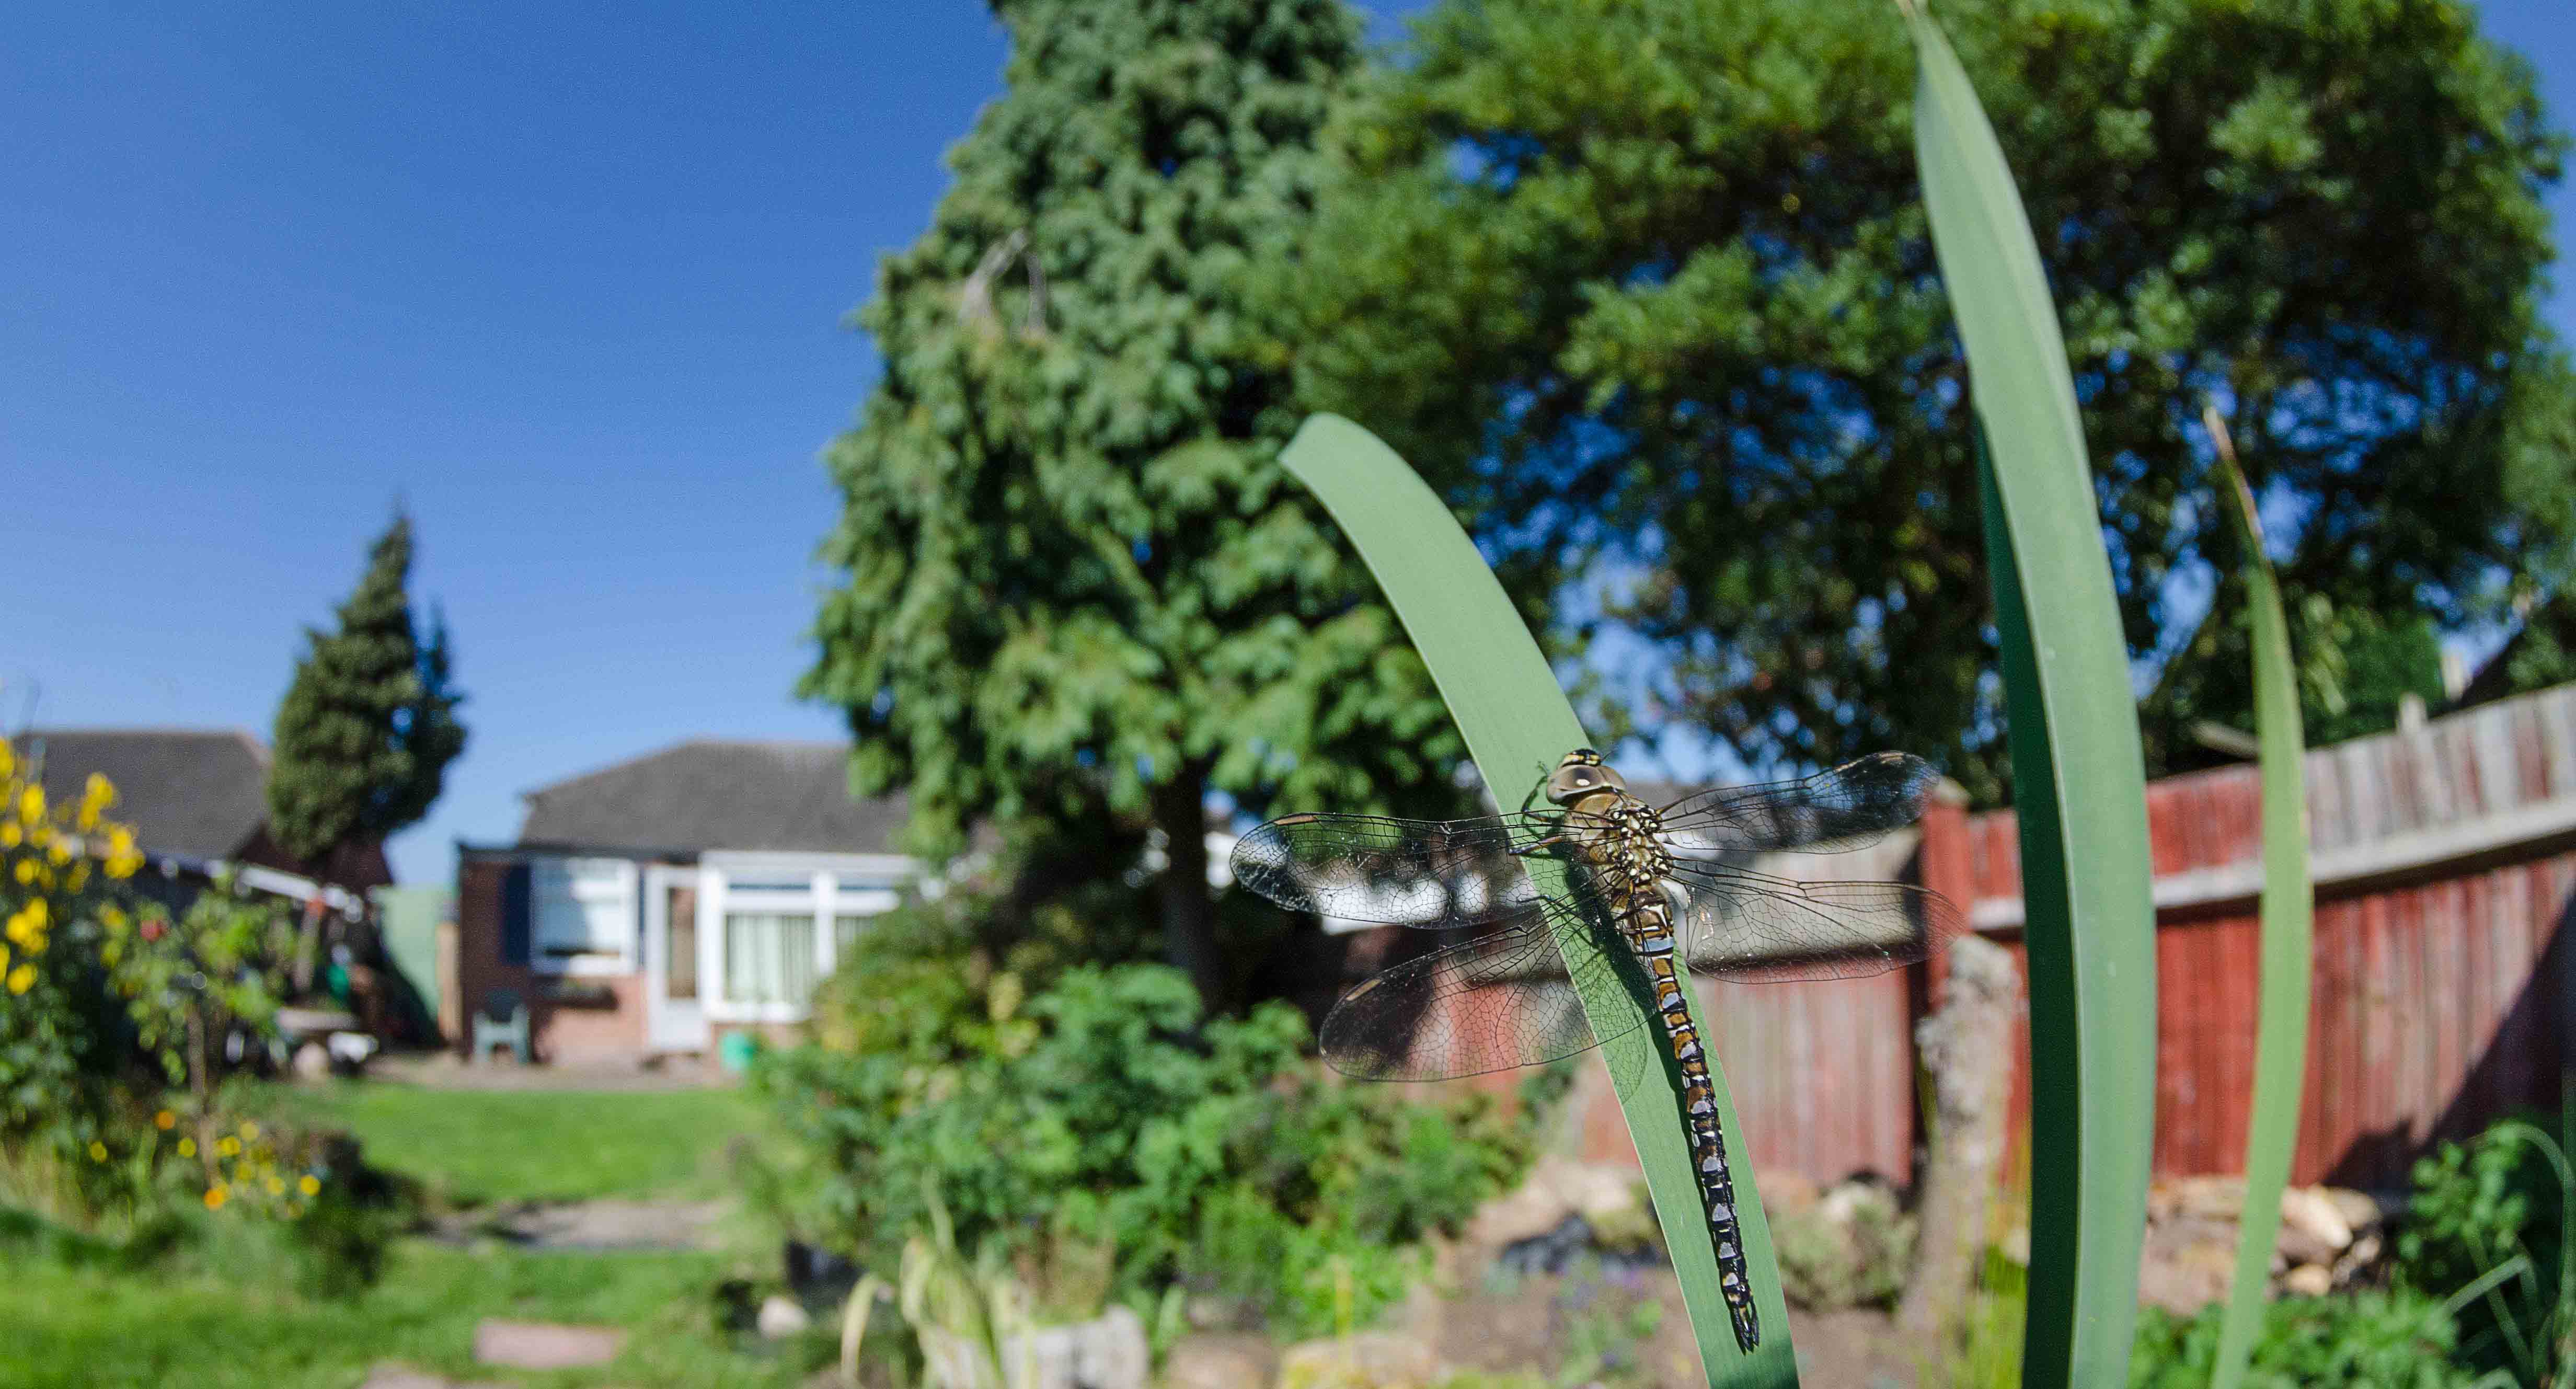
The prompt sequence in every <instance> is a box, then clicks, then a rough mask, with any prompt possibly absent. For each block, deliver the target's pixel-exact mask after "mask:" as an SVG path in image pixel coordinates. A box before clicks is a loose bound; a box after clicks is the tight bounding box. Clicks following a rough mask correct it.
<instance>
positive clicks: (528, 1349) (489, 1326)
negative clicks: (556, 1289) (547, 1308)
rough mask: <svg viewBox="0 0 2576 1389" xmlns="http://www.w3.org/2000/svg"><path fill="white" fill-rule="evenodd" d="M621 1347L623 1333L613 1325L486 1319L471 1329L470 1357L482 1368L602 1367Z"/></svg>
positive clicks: (624, 1341)
mask: <svg viewBox="0 0 2576 1389" xmlns="http://www.w3.org/2000/svg"><path fill="white" fill-rule="evenodd" d="M625 1345H626V1333H625V1332H623V1331H620V1330H618V1329H617V1328H616V1327H613V1326H566V1325H562V1324H560V1323H556V1322H537V1321H502V1320H500V1319H499V1318H497V1317H486V1318H484V1319H483V1320H482V1321H480V1322H478V1323H476V1324H475V1327H474V1358H475V1359H476V1360H479V1361H481V1362H482V1363H484V1364H486V1365H507V1366H509V1367H510V1368H512V1369H514V1370H561V1369H568V1368H571V1367H573V1366H577V1365H605V1364H607V1363H608V1362H609V1361H611V1360H614V1359H616V1358H617V1352H618V1351H620V1350H622V1349H624V1348H625Z"/></svg>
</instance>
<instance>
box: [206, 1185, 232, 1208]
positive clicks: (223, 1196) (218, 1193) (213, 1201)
mask: <svg viewBox="0 0 2576 1389" xmlns="http://www.w3.org/2000/svg"><path fill="white" fill-rule="evenodd" d="M231 1196H232V1193H231V1192H228V1191H226V1190H224V1184H223V1183H222V1182H217V1183H215V1184H214V1185H213V1186H210V1187H207V1188H206V1209H207V1210H210V1211H219V1210H222V1209H223V1208H224V1202H225V1201H227V1200H229V1199H231Z"/></svg>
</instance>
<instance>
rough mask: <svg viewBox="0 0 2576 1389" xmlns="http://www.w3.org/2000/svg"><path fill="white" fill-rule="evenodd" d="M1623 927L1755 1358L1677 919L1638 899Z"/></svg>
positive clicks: (1656, 900)
mask: <svg viewBox="0 0 2576 1389" xmlns="http://www.w3.org/2000/svg"><path fill="white" fill-rule="evenodd" d="M1620 924H1621V926H1622V927H1623V928H1624V929H1625V930H1626V931H1627V933H1628V939H1629V943H1630V944H1632V945H1634V946H1635V947H1636V949H1637V954H1638V955H1639V956H1641V957H1642V958H1643V959H1644V960H1645V964H1646V970H1647V972H1648V973H1649V974H1650V975H1652V976H1653V978H1654V986H1655V1014H1656V1017H1657V1018H1658V1019H1659V1020H1660V1021H1661V1022H1662V1024H1663V1029H1664V1036H1665V1037H1666V1039H1667V1040H1669V1041H1670V1042H1671V1043H1672V1049H1673V1060H1674V1061H1675V1062H1677V1063H1679V1065H1680V1067H1681V1073H1682V1093H1681V1102H1682V1122H1683V1124H1684V1126H1685V1128H1686V1129H1687V1131H1688V1132H1689V1134H1690V1146H1691V1165H1692V1167H1693V1168H1694V1169H1696V1170H1697V1172H1698V1174H1699V1196H1700V1204H1701V1206H1702V1207H1704V1208H1705V1209H1706V1210H1707V1212H1708V1232H1709V1237H1710V1240H1711V1242H1712V1243H1713V1244H1714V1245H1715V1247H1716V1250H1717V1285H1718V1291H1719V1293H1720V1294H1721V1295H1722V1296H1724V1297H1725V1299H1726V1310H1727V1315H1728V1317H1729V1318H1730V1319H1731V1320H1732V1321H1733V1322H1734V1323H1735V1344H1736V1345H1737V1346H1739V1347H1741V1348H1743V1349H1744V1350H1745V1351H1747V1352H1750V1351H1751V1350H1752V1349H1753V1347H1754V1346H1755V1345H1757V1344H1759V1343H1760V1341H1761V1339H1762V1324H1761V1322H1760V1320H1759V1319H1758V1318H1757V1317H1756V1316H1755V1314H1754V1310H1753V1285H1752V1284H1751V1283H1750V1282H1748V1281H1746V1280H1747V1274H1746V1270H1745V1264H1744V1235H1743V1232H1742V1230H1741V1229H1739V1228H1738V1225H1737V1222H1736V1219H1735V1179H1734V1178H1733V1177H1731V1176H1729V1175H1728V1173H1727V1170H1726V1140H1725V1138H1724V1137H1722V1136H1721V1135H1720V1134H1719V1132H1718V1127H1717V1087H1716V1086H1715V1085H1714V1084H1713V1083H1712V1082H1711V1081H1710V1079H1709V1075H1708V1054H1707V1052H1706V1051H1705V1050H1703V1049H1702V1048H1701V1046H1700V1040H1699V1029H1698V1028H1696V1027H1694V1026H1692V1024H1691V1017H1690V1006H1689V1004H1688V1003H1686V1002H1685V1001H1684V999H1683V996H1682V981H1681V976H1680V972H1679V971H1677V970H1676V969H1674V967H1673V925H1672V913H1671V910H1670V908H1668V907H1667V906H1666V905H1665V903H1664V900H1663V897H1662V894H1661V893H1658V892H1654V891H1645V892H1636V893H1633V894H1631V895H1630V896H1629V900H1628V902H1627V904H1626V910H1624V911H1622V912H1621V913H1620Z"/></svg>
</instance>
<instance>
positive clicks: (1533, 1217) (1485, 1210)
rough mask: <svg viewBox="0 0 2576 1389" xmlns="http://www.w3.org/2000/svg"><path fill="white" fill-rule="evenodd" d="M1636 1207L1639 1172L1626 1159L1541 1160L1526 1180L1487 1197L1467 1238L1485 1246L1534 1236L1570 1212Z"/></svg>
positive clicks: (1618, 1212) (1596, 1213) (1597, 1216)
mask: <svg viewBox="0 0 2576 1389" xmlns="http://www.w3.org/2000/svg"><path fill="white" fill-rule="evenodd" d="M1636 1205H1637V1170H1636V1168H1634V1167H1632V1166H1629V1165H1627V1164H1624V1163H1615V1162H1575V1161H1572V1160H1570V1159H1567V1158H1560V1157H1549V1158H1541V1159H1540V1160H1539V1162H1538V1165H1537V1166H1536V1167H1533V1168H1532V1169H1530V1174H1529V1179H1528V1180H1526V1181H1524V1182H1522V1183H1521V1185H1520V1188H1519V1189H1518V1190H1516V1191H1513V1192H1511V1193H1509V1194H1507V1195H1504V1196H1501V1197H1498V1198H1496V1199H1494V1200H1492V1201H1488V1202H1486V1203H1485V1205H1484V1206H1483V1207H1482V1208H1481V1209H1479V1210H1478V1211H1477V1212H1476V1216H1475V1219H1473V1220H1471V1221H1469V1222H1468V1224H1467V1240H1468V1242H1469V1243H1471V1244H1477V1245H1483V1246H1486V1247H1488V1248H1491V1247H1496V1246H1500V1245H1506V1244H1516V1243H1519V1242H1520V1241H1522V1240H1526V1239H1535V1238H1537V1237H1539V1236H1541V1235H1544V1234H1546V1233H1547V1232H1549V1231H1550V1230H1554V1229H1556V1228H1557V1227H1558V1226H1560V1225H1563V1224H1564V1223H1565V1219H1566V1217H1567V1216H1569V1215H1580V1216H1583V1217H1585V1218H1586V1219H1590V1220H1596V1221H1598V1220H1605V1219H1615V1218H1617V1217H1621V1216H1624V1215H1626V1214H1627V1213H1628V1212H1630V1211H1632V1210H1634V1209H1635V1208H1636Z"/></svg>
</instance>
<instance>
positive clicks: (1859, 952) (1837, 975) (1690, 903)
mask: <svg viewBox="0 0 2576 1389" xmlns="http://www.w3.org/2000/svg"><path fill="white" fill-rule="evenodd" d="M1667 882H1668V883H1669V885H1670V887H1671V889H1672V893H1671V895H1672V896H1673V897H1674V898H1675V899H1676V906H1677V908H1678V910H1677V913H1676V918H1675V920H1676V931H1677V934H1678V936H1679V937H1680V939H1679V945H1680V949H1681V956H1682V960H1683V962H1684V963H1685V964H1686V965H1688V966H1689V968H1690V970H1691V972H1692V973H1694V974H1702V975H1709V976H1712V977H1715V978H1720V979H1734V980H1738V981H1742V982H1747V983H1768V982H1773V981H1778V980H1791V979H1859V978H1864V977H1866V976H1868V975H1873V974H1883V973H1885V972H1886V971H1888V970H1891V969H1896V968H1899V967H1901V966H1904V965H1910V964H1915V963H1918V962H1920V961H1922V960H1924V959H1926V958H1928V957H1930V956H1931V954H1932V953H1933V952H1934V951H1937V950H1940V949H1942V948H1944V947H1945V946H1946V945H1947V944H1948V943H1949V942H1950V940H1951V939H1953V938H1954V937H1956V936H1958V935H1960V934H1961V933H1963V932H1965V931H1966V930H1967V929H1968V927H1967V921H1966V918H1964V917H1962V916H1961V915H1960V914H1959V909H1958V907H1957V906H1956V905H1954V904H1953V903H1952V902H1951V901H1950V899H1948V898H1946V897H1943V896H1942V895H1940V894H1939V893H1937V892H1932V891H1928V890H1926V889H1924V888H1919V887H1915V886H1912V885H1911V884H1907V883H1886V882H1874V883H1810V882H1800V881H1797V880H1796V879H1793V878H1777V877H1772V876H1770V875H1768V874H1762V873H1751V872H1746V871H1743V870H1740V869H1733V868H1726V867H1721V866H1717V865H1703V864H1690V863H1681V864H1676V865H1675V866H1674V868H1673V874H1672V877H1671V878H1670V879H1668V880H1667Z"/></svg>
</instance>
